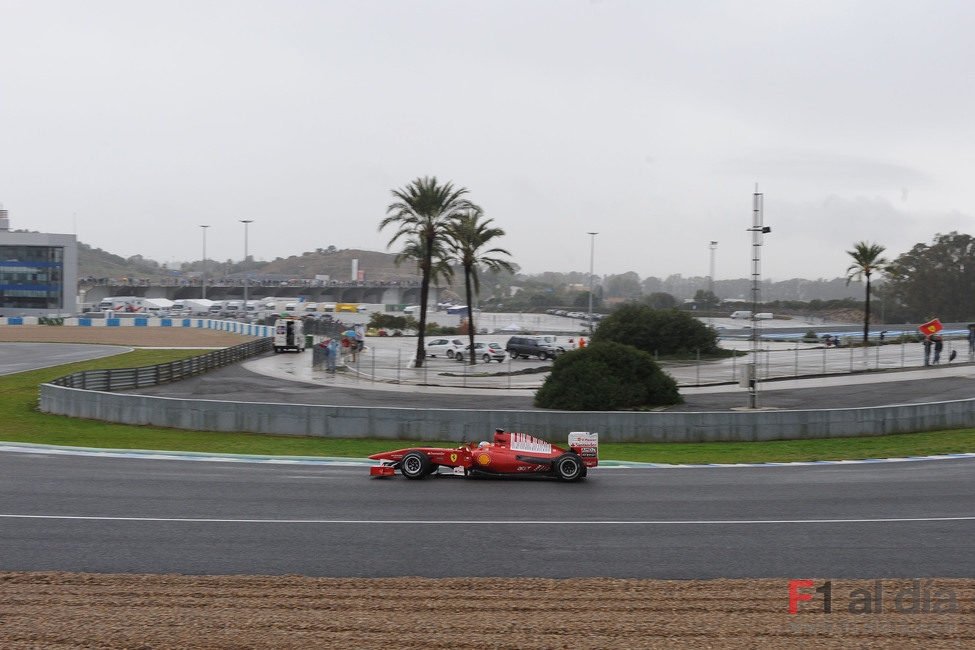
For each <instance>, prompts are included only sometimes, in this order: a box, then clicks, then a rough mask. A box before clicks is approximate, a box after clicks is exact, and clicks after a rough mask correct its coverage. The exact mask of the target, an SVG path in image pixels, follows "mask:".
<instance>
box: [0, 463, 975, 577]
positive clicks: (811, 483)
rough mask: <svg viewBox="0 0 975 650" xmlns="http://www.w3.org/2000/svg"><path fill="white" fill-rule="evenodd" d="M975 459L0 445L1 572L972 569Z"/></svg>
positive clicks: (507, 573) (842, 572)
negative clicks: (378, 472) (635, 464)
mask: <svg viewBox="0 0 975 650" xmlns="http://www.w3.org/2000/svg"><path fill="white" fill-rule="evenodd" d="M973 470H975V461H973V460H971V459H960V460H935V461H916V462H895V463H876V464H869V465H847V466H844V465H822V466H801V467H756V468H705V469H609V468H604V469H597V470H594V471H592V472H591V473H590V476H589V479H588V480H586V481H583V482H580V483H573V484H567V483H560V482H557V481H551V480H537V479H536V480H531V479H521V480H517V479H490V478H489V479H479V480H470V479H463V478H454V477H445V478H437V479H434V478H429V479H426V480H423V481H407V480H405V479H403V478H402V477H399V476H397V477H396V478H394V479H385V480H377V479H370V478H368V477H367V473H366V469H365V468H364V467H341V466H310V465H264V464H247V463H229V462H224V463H221V462H200V461H172V460H143V459H120V458H102V457H82V456H56V455H44V454H35V453H19V452H3V453H0V486H2V487H0V571H51V570H65V571H86V572H140V573H145V572H151V573H170V572H174V573H186V574H288V573H296V574H302V575H310V576H400V575H407V576H409V575H419V576H428V577H443V576H501V577H518V576H537V577H573V576H578V577H587V576H607V577H636V578H670V579H708V578H722V577H723V578H744V577H785V578H794V579H805V578H819V577H821V578H871V577H876V576H885V577H891V578H894V577H903V578H912V577H917V576H939V577H966V576H971V575H972V574H973V570H975V566H973V564H975V499H973V495H975V471H973Z"/></svg>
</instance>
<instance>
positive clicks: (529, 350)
mask: <svg viewBox="0 0 975 650" xmlns="http://www.w3.org/2000/svg"><path fill="white" fill-rule="evenodd" d="M504 349H505V351H506V352H507V353H508V354H510V355H511V358H512V359H517V358H518V357H525V358H526V359H527V358H528V357H538V358H539V359H554V358H555V356H556V352H555V351H554V350H551V349H550V348H548V347H547V346H543V345H542V344H540V343H539V342H538V339H536V338H535V337H528V336H512V337H511V338H510V339H508V344H507V345H505V346H504Z"/></svg>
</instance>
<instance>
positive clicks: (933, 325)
mask: <svg viewBox="0 0 975 650" xmlns="http://www.w3.org/2000/svg"><path fill="white" fill-rule="evenodd" d="M918 329H919V330H921V334H924V335H925V336H931V335H932V334H937V333H938V332H940V331H941V330H943V329H944V327H942V325H941V321H939V320H938V319H937V318H935V319H934V320H932V321H928V322H927V323H925V324H924V325H921V326H920V327H918Z"/></svg>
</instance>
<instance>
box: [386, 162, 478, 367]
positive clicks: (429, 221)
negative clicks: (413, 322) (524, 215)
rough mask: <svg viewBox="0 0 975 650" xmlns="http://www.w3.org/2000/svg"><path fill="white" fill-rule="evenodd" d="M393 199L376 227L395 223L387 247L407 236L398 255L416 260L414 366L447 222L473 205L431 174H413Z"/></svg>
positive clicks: (420, 357)
mask: <svg viewBox="0 0 975 650" xmlns="http://www.w3.org/2000/svg"><path fill="white" fill-rule="evenodd" d="M392 193H393V196H394V197H396V199H397V200H396V201H395V202H394V203H391V204H390V205H389V207H388V208H386V218H384V219H383V220H382V221H381V222H380V223H379V230H382V229H383V228H385V227H386V226H388V225H390V224H396V226H397V227H398V229H397V231H396V233H395V234H394V235H393V237H392V239H390V240H389V243H388V244H387V245H386V246H387V247H389V246H392V245H393V244H394V243H395V242H396V241H397V240H399V239H405V240H408V241H407V244H406V247H405V248H404V250H403V252H402V253H400V256H399V257H400V258H404V259H405V258H411V259H416V260H417V266H418V267H419V269H420V276H421V279H420V324H419V331H418V334H419V336H417V341H416V359H415V361H414V364H415V367H417V368H419V367H420V366H422V365H423V357H424V344H423V337H424V334H425V332H426V327H427V300H428V298H429V295H430V281H431V279H432V278H433V277H434V275H435V272H436V265H437V261H438V260H439V259H440V257H441V256H440V255H439V254H440V253H442V252H443V243H444V240H445V237H446V228H447V225H448V224H449V223H450V222H451V221H453V220H454V219H455V218H456V217H458V216H460V215H461V214H462V213H463V212H464V211H467V210H470V209H472V208H474V207H476V206H474V204H473V203H471V202H470V201H468V200H467V199H464V198H463V196H464V195H465V194H467V193H468V190H467V188H463V187H462V188H460V189H454V186H453V184H452V183H446V184H444V185H440V184H438V183H437V179H436V178H435V177H433V176H426V177H423V178H417V179H415V180H414V181H413V182H411V183H410V184H409V185H407V186H406V187H403V188H401V189H398V190H392Z"/></svg>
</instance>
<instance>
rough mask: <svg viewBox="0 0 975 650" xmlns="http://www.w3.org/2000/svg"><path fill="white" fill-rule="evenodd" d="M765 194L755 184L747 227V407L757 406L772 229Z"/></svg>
mask: <svg viewBox="0 0 975 650" xmlns="http://www.w3.org/2000/svg"><path fill="white" fill-rule="evenodd" d="M764 202H765V196H764V195H763V194H760V193H759V191H758V183H756V184H755V193H754V194H753V195H752V227H751V228H749V229H748V231H749V232H751V233H752V319H751V320H752V346H751V348H752V362H751V364H750V366H751V367H750V368H748V370H746V372H747V373H748V378H747V379H748V408H758V367H759V362H758V355H759V352H760V350H759V342H760V340H761V337H760V331H759V318H758V306H759V304H760V303H761V287H762V243H763V239H764V238H763V235H766V234H768V233H770V232H772V229H771V228H770V227H768V226H766V225H763V223H762V219H763V215H762V213H763V209H764Z"/></svg>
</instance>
